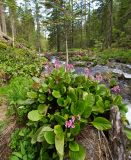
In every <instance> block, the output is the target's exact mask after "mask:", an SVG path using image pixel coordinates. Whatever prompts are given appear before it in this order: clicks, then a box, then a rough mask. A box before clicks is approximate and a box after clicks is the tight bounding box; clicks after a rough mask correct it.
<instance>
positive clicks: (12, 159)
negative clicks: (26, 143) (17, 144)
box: [10, 156, 20, 160]
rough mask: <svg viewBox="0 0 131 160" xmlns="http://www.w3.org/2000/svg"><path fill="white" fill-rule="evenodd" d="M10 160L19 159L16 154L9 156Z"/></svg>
mask: <svg viewBox="0 0 131 160" xmlns="http://www.w3.org/2000/svg"><path fill="white" fill-rule="evenodd" d="M10 160H20V159H19V158H18V157H16V156H11V158H10Z"/></svg>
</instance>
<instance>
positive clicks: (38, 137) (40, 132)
mask: <svg viewBox="0 0 131 160" xmlns="http://www.w3.org/2000/svg"><path fill="white" fill-rule="evenodd" d="M52 131H53V129H52V128H50V127H49V126H42V127H40V128H39V129H38V130H37V131H36V133H35V134H34V135H33V137H32V140H31V143H32V144H34V143H36V142H43V140H44V132H52Z"/></svg>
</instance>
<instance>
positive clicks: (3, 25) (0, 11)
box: [0, 2, 7, 34]
mask: <svg viewBox="0 0 131 160" xmlns="http://www.w3.org/2000/svg"><path fill="white" fill-rule="evenodd" d="M0 18H1V30H2V32H4V33H5V34H7V30H6V20H5V14H4V8H3V3H2V2H0Z"/></svg>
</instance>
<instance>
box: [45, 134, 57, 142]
mask: <svg viewBox="0 0 131 160" xmlns="http://www.w3.org/2000/svg"><path fill="white" fill-rule="evenodd" d="M44 137H45V140H46V141H47V143H48V144H55V134H54V132H45V133H44Z"/></svg>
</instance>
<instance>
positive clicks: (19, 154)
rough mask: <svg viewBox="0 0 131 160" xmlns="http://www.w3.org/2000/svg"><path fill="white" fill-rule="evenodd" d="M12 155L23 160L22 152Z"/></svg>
mask: <svg viewBox="0 0 131 160" xmlns="http://www.w3.org/2000/svg"><path fill="white" fill-rule="evenodd" d="M12 155H14V156H16V157H18V158H20V159H22V154H21V153H20V152H13V153H12Z"/></svg>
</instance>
